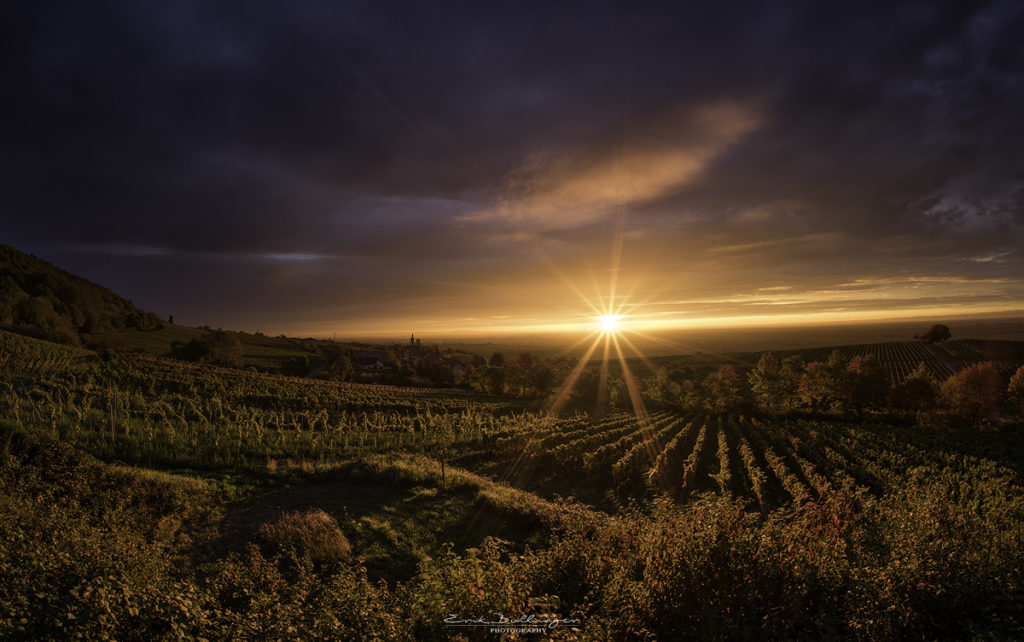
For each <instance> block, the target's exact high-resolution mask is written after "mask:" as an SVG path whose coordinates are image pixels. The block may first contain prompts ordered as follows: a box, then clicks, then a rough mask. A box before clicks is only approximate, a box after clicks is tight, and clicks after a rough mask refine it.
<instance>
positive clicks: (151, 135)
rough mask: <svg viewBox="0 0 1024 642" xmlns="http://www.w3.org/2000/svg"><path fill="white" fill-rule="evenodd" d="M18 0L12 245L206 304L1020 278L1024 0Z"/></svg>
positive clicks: (458, 307) (207, 307) (199, 317)
mask: <svg viewBox="0 0 1024 642" xmlns="http://www.w3.org/2000/svg"><path fill="white" fill-rule="evenodd" d="M5 11H6V14H7V15H6V17H5V21H4V26H3V27H0V36H2V39H0V41H2V43H3V44H0V49H2V52H3V56H2V61H0V71H2V72H3V74H4V78H5V82H4V83H3V86H2V87H0V97H2V98H3V102H4V105H5V111H6V117H5V128H4V130H3V133H2V134H0V142H2V148H0V149H2V151H0V170H2V175H3V178H2V179H0V188H2V189H0V208H2V209H3V211H4V213H5V214H4V218H5V221H10V223H8V224H6V225H5V228H6V229H5V231H6V233H7V239H6V240H7V241H8V242H11V243H13V244H15V245H16V246H19V247H22V248H25V249H29V250H34V251H36V252H37V253H39V254H41V255H43V256H44V257H47V258H52V259H53V260H58V259H59V260H61V261H64V263H62V265H64V266H65V267H67V268H68V269H71V270H74V271H77V272H81V273H83V274H84V275H86V276H90V277H92V278H95V279H97V280H100V281H101V282H103V283H104V284H106V285H110V286H112V287H114V288H115V289H118V290H120V291H122V292H125V293H126V294H127V295H128V296H133V297H134V298H135V299H136V301H137V302H139V303H141V304H143V305H146V306H149V307H152V308H154V309H157V310H163V309H166V308H174V309H175V310H179V311H181V310H188V311H189V314H193V315H194V319H191V320H193V322H196V323H199V322H205V321H211V322H214V321H215V320H220V322H221V323H222V324H224V325H230V324H235V325H245V322H244V320H245V319H254V318H267V319H269V320H268V321H267V323H274V324H278V325H277V327H282V328H283V327H291V326H293V325H295V324H296V323H298V322H299V321H300V320H306V319H309V318H311V317H314V316H317V315H318V314H321V315H322V317H323V318H324V319H326V322H333V321H335V320H336V319H339V320H340V319H346V318H352V317H353V316H359V317H360V318H363V317H365V318H371V317H373V316H374V315H379V316H381V317H386V316H388V315H392V314H394V315H405V316H408V317H411V316H415V315H420V316H421V317H423V318H428V317H430V316H431V315H432V314H436V315H439V316H441V317H448V318H452V319H456V318H461V317H459V315H464V316H472V315H473V314H476V316H479V317H487V316H488V314H487V313H486V311H481V310H477V311H476V313H474V311H473V310H472V309H471V308H472V307H473V306H468V305H466V304H465V298H466V297H467V294H466V292H467V291H469V290H472V291H474V292H477V294H475V295H473V296H472V297H471V300H472V301H473V302H475V305H476V307H478V308H479V307H480V306H483V305H485V304H486V305H487V306H492V308H491V309H490V312H492V313H495V312H494V311H495V310H497V309H498V307H500V306H502V305H506V306H511V307H512V308H513V309H515V310H519V309H523V310H525V309H526V308H529V307H530V302H529V298H530V296H531V294H534V293H536V292H538V291H544V292H547V291H549V290H552V291H553V290H554V289H556V288H557V287H562V284H561V280H560V278H558V277H556V276H552V273H551V271H550V270H549V268H548V263H547V261H546V260H545V259H544V258H542V257H543V256H548V257H550V258H552V259H553V260H554V261H555V263H556V264H558V265H560V266H562V267H561V269H562V270H563V271H565V272H566V273H567V275H571V277H572V278H573V279H577V278H578V279H582V280H583V281H585V282H586V281H592V280H593V278H594V277H592V276H591V273H592V272H593V271H595V270H596V271H598V272H600V271H601V269H602V268H601V267H600V266H601V265H604V266H605V268H606V267H607V263H608V260H609V258H608V257H610V254H611V252H610V249H609V245H610V240H611V237H612V235H613V231H614V230H615V229H616V221H621V220H623V218H622V217H625V220H626V224H625V228H624V230H623V231H624V233H625V236H624V238H625V243H626V251H625V252H626V253H625V255H624V257H626V258H629V257H633V258H631V259H630V260H633V261H635V262H636V265H640V264H642V265H643V266H644V269H643V274H644V275H645V277H646V278H647V279H649V280H652V281H659V282H669V283H674V284H676V286H675V287H676V288H677V290H678V291H679V292H682V291H686V292H690V291H693V293H695V292H696V291H697V290H700V289H702V288H703V290H704V291H703V292H702V293H701V296H703V297H705V298H707V297H708V295H709V294H710V293H709V291H708V290H709V288H712V287H714V288H719V289H721V290H722V292H748V291H749V292H753V291H757V289H758V288H759V287H790V288H791V290H788V291H789V292H800V291H806V292H812V291H818V290H820V289H823V288H826V287H827V286H828V284H829V283H831V284H832V285H835V284H837V283H842V282H846V281H850V280H853V279H858V278H859V279H876V280H878V281H879V282H882V281H884V279H886V278H891V277H893V276H899V277H905V276H908V275H913V276H919V277H923V276H942V277H943V278H953V277H957V278H967V279H982V277H985V278H989V279H991V278H992V275H994V274H995V275H999V274H1003V275H1005V274H1017V273H1019V271H1018V272H1012V271H1011V270H1012V269H1015V268H1017V267H1019V263H1020V257H1019V256H1018V255H1017V254H1015V253H1013V251H1014V249H1015V248H1016V247H1018V246H1019V245H1020V244H1021V241H1024V233H1022V230H1024V218H1022V217H1024V213H1022V212H1024V161H1022V160H1021V158H1022V157H1021V155H1020V153H1019V150H1020V147H1021V144H1022V143H1024V119H1022V118H1021V117H1020V115H1019V111H1020V105H1021V104H1024V78H1022V76H1024V46H1022V44H1021V42H1022V41H1021V39H1020V38H1019V36H1018V34H1019V33H1021V32H1022V31H1024V8H1022V7H1021V5H1020V4H1019V3H1016V2H1010V1H1006V2H999V1H997V2H988V3H897V4H893V3H857V4H850V3H844V4H834V3H810V2H807V3H795V2H790V3H728V4H724V5H723V4H712V3H685V4H681V3H675V4H668V3H666V4H665V5H659V4H645V5H642V6H633V5H629V4H622V3H611V2H609V3H604V2H597V3H559V2H556V3H551V2H535V3H531V2H517V3H507V4H495V3H469V2H461V3H459V2H453V3H412V2H410V3H375V2H340V3H339V2H303V3H291V4H282V3H270V2H252V3H243V4H238V3H227V2H201V1H198V0H197V1H193V2H175V3H155V4H154V3H146V4H139V3H130V2H99V3H71V2H54V3H45V2H39V3H37V2H15V3H9V6H8V7H7V8H6V9H5ZM722 247H725V248H728V247H734V248H739V249H737V250H736V251H725V252H722V251H717V250H716V248H722ZM876 248H887V250H886V251H882V250H878V249H876ZM887 252H888V253H887ZM1006 252H1010V253H1009V254H1006ZM723 257H726V258H723ZM986 257H997V258H993V259H991V260H987V261H982V260H976V259H985V258H986ZM725 261H727V263H726V262H725ZM764 264H768V265H770V266H771V269H768V270H765V269H763V268H759V267H758V266H759V265H764ZM624 267H625V266H624ZM698 269H699V270H703V271H705V272H706V273H707V275H706V276H705V277H704V278H702V280H701V282H700V285H699V286H698V285H696V284H694V283H692V282H687V281H686V280H685V279H683V282H682V283H678V281H679V279H677V278H675V276H672V275H675V274H678V273H679V272H680V271H684V272H685V271H687V270H690V271H692V270H698ZM588 270H589V272H588ZM638 271H639V270H638ZM512 274H515V275H516V278H515V279H510V275H512ZM1013 278H1018V277H1013ZM510 280H511V281H514V282H513V283H509V281H510ZM985 282H986V283H987V282H988V281H985ZM497 283H500V284H502V287H503V288H505V289H504V290H503V292H504V293H505V294H503V295H500V296H498V295H496V296H493V297H492V296H484V295H482V294H479V292H482V291H484V290H486V288H487V287H488V286H490V287H492V288H493V287H494V286H495V284H497ZM979 283H981V282H980V281H979ZM979 287H981V288H983V289H985V288H988V289H987V290H986V292H979V293H978V294H979V296H988V295H989V294H991V295H992V296H996V297H998V296H1001V295H999V294H993V293H992V292H994V290H993V288H992V287H990V286H984V285H979ZM1014 287H1016V286H1014ZM588 288H589V286H588ZM591 289H592V288H591ZM637 289H638V290H643V289H644V288H643V287H641V286H637ZM661 289H662V290H664V289H665V288H661ZM926 289H927V288H926ZM1009 289H1010V290H1012V291H1016V292H1019V288H1018V289H1017V290H1013V288H1012V287H1011V288H1009ZM989 290H992V292H989ZM1000 292H1002V290H1000ZM933 294H934V293H924V294H922V295H921V300H922V301H924V300H925V299H926V298H927V297H931V296H933ZM371 296H372V299H373V301H374V302H375V303H370V302H368V299H369V298H370V297H371ZM331 297H335V298H337V299H342V300H345V299H347V300H349V301H356V302H357V303H351V304H350V305H348V306H346V305H344V304H337V303H330V304H329V303H328V299H329V298H331ZM517 297H518V298H517ZM712 298H713V297H712ZM892 300H896V299H892ZM899 300H900V301H903V299H899ZM503 302H504V303H503ZM901 305H902V303H901ZM1009 305H1010V306H1011V307H1013V306H1014V305H1016V306H1017V307H1019V306H1020V300H1019V298H1018V299H1016V300H1015V302H1014V301H1011V303H1010V304H1009ZM268 307H272V308H273V309H274V312H273V314H265V315H264V317H260V316H259V315H261V314H264V312H263V311H264V310H265V309H266V308H268ZM812 307H813V306H812ZM880 307H891V306H888V304H886V305H885V306H881V304H880ZM289 310H290V311H293V312H288V311H289ZM318 311H319V312H318ZM495 314H498V315H499V316H500V315H501V314H502V313H501V312H500V311H498V312H496V313H495ZM514 314H515V312H514ZM537 314H540V313H539V312H537ZM492 316H493V314H492ZM179 318H183V317H181V312H179Z"/></svg>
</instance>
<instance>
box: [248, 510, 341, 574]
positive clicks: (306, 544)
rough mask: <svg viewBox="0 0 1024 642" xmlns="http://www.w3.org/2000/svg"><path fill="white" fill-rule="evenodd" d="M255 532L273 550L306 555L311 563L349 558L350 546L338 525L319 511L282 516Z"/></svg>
mask: <svg viewBox="0 0 1024 642" xmlns="http://www.w3.org/2000/svg"><path fill="white" fill-rule="evenodd" d="M258 532H259V536H260V538H261V539H262V540H263V541H264V542H265V543H266V544H268V545H269V546H270V547H271V548H272V549H277V550H281V551H286V550H296V551H298V552H300V553H302V552H305V553H308V554H309V557H310V559H312V560H313V561H314V562H347V561H349V560H350V559H351V558H352V545H351V544H349V541H348V539H346V537H345V534H344V533H342V532H341V528H340V527H339V526H338V522H337V521H336V520H335V519H334V518H333V517H331V516H330V515H328V514H327V513H325V512H324V511H322V510H320V509H319V508H313V509H310V510H307V511H293V512H290V513H285V514H284V515H281V517H279V518H277V519H276V520H274V521H272V522H267V523H265V524H263V525H261V526H260V527H259V531H258Z"/></svg>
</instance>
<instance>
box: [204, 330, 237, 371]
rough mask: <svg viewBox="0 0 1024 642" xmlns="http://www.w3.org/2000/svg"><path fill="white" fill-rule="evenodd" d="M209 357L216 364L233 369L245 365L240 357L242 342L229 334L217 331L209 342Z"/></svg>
mask: <svg viewBox="0 0 1024 642" xmlns="http://www.w3.org/2000/svg"><path fill="white" fill-rule="evenodd" d="M210 356H212V357H213V360H214V361H216V362H217V363H221V364H224V365H227V366H231V367H234V368H240V367H242V366H243V365H245V359H244V357H243V356H242V342H241V341H239V340H238V337H237V336H235V335H234V334H233V333H231V332H221V331H218V332H217V333H215V334H214V335H213V339H211V340H210Z"/></svg>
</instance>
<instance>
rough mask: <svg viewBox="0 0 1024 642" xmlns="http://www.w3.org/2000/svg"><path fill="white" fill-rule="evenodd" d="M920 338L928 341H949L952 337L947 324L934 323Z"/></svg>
mask: <svg viewBox="0 0 1024 642" xmlns="http://www.w3.org/2000/svg"><path fill="white" fill-rule="evenodd" d="M921 338H922V339H924V340H925V341H927V342H928V343H939V342H940V341H949V340H950V339H952V338H953V333H952V332H950V331H949V326H948V325H942V324H941V323H936V324H935V325H933V326H932V327H931V328H929V329H928V332H925V333H924V335H923V336H922V337H921Z"/></svg>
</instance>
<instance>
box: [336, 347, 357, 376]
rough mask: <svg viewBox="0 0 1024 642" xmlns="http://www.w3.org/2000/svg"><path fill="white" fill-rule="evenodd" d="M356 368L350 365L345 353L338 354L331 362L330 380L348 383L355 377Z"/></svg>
mask: <svg viewBox="0 0 1024 642" xmlns="http://www.w3.org/2000/svg"><path fill="white" fill-rule="evenodd" d="M355 373H356V368H355V366H354V365H352V358H351V357H349V354H348V353H347V352H342V353H340V354H339V355H338V356H337V357H335V358H334V361H332V362H331V368H330V375H331V379H334V380H336V381H350V380H351V379H352V377H353V376H355Z"/></svg>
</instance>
